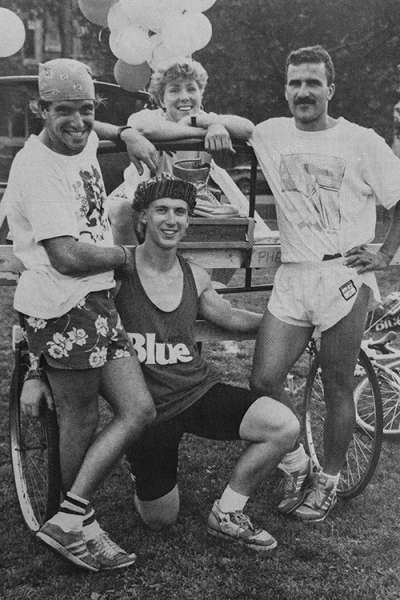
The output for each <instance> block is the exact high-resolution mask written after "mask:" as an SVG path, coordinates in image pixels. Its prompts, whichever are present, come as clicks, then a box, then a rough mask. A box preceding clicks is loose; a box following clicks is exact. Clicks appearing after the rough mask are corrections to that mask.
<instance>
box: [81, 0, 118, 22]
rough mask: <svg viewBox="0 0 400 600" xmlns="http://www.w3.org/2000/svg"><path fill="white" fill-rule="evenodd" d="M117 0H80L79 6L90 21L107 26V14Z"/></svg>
mask: <svg viewBox="0 0 400 600" xmlns="http://www.w3.org/2000/svg"><path fill="white" fill-rule="evenodd" d="M116 1H117V0H78V4H79V8H80V9H81V11H82V13H83V15H84V16H85V17H86V18H87V20H88V21H90V22H91V23H94V24H95V25H101V27H106V26H107V14H108V11H109V10H110V8H111V6H112V5H113V4H115V2H116Z"/></svg>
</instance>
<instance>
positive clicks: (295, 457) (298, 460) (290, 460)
mask: <svg viewBox="0 0 400 600" xmlns="http://www.w3.org/2000/svg"><path fill="white" fill-rule="evenodd" d="M308 461H309V457H308V456H307V454H306V451H305V450H304V446H303V444H299V447H298V448H296V450H293V451H292V452H288V453H287V454H285V456H284V457H283V458H282V460H281V462H280V463H279V465H278V469H281V471H285V472H286V473H295V472H296V471H304V469H305V468H306V466H307V465H308Z"/></svg>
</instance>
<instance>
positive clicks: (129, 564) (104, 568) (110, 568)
mask: <svg viewBox="0 0 400 600" xmlns="http://www.w3.org/2000/svg"><path fill="white" fill-rule="evenodd" d="M135 562H136V556H135V558H132V559H131V561H130V562H126V563H124V564H123V565H115V566H113V567H103V566H100V571H115V570H116V569H125V568H126V567H131V566H132V565H134V564H135Z"/></svg>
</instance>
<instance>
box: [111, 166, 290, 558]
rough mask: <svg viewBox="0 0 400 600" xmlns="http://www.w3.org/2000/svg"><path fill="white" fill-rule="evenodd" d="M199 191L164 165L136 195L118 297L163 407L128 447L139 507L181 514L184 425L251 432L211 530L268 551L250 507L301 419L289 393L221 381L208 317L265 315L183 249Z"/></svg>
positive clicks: (226, 435) (248, 319)
mask: <svg viewBox="0 0 400 600" xmlns="http://www.w3.org/2000/svg"><path fill="white" fill-rule="evenodd" d="M195 196H196V190H195V188H194V186H192V185H191V184H190V183H185V182H183V181H181V180H179V179H176V178H174V177H172V176H170V175H165V174H164V175H161V176H159V177H157V178H155V179H152V180H150V181H148V182H146V183H143V184H141V185H140V186H139V187H138V189H137V191H136V195H135V199H134V203H133V207H134V210H135V211H137V212H138V213H139V219H140V222H141V223H142V224H143V225H144V227H145V239H144V242H143V243H142V244H141V245H139V246H138V247H137V248H135V249H133V250H132V253H133V259H134V269H133V272H132V274H130V275H129V276H128V278H127V279H124V280H123V282H122V286H121V289H120V291H119V293H118V296H117V300H116V303H117V307H118V310H119V313H120V315H121V318H122V321H123V323H124V326H125V328H126V330H127V332H128V335H129V336H130V337H131V340H132V342H133V345H134V347H135V349H136V352H137V355H138V359H139V361H140V363H141V367H142V369H143V373H144V376H145V380H146V382H147V385H148V388H149V391H150V393H151V395H152V397H153V399H154V402H155V405H156V409H157V418H156V421H155V423H154V425H152V426H151V427H149V428H148V429H146V431H145V433H144V434H143V435H142V437H141V438H140V440H138V441H135V442H134V443H132V445H131V446H130V448H129V450H128V452H127V454H128V458H129V461H130V464H131V469H132V473H133V474H134V476H135V479H136V497H135V501H136V507H137V510H138V512H139V514H140V516H141V518H142V519H143V521H144V522H145V523H146V524H147V525H148V526H150V527H151V528H153V529H159V528H161V527H163V526H165V525H170V524H172V523H173V522H174V521H175V520H176V518H177V516H178V511H179V491H178V484H177V466H178V448H179V442H180V440H181V438H182V435H183V434H184V433H192V434H195V435H198V436H201V437H205V438H208V439H215V440H245V441H247V442H249V446H248V447H247V449H246V450H245V451H244V452H243V454H242V455H241V457H240V459H239V461H238V462H237V464H236V466H235V468H234V471H233V473H232V476H231V479H230V481H229V483H228V485H227V486H226V488H225V490H224V491H223V493H222V496H221V497H220V498H219V499H218V500H216V501H215V503H214V506H213V507H212V510H211V512H210V515H209V518H208V532H209V533H210V534H212V535H215V536H219V537H222V538H225V539H228V540H235V541H238V542H241V543H243V544H245V545H246V546H248V547H251V548H253V549H256V550H263V551H265V550H266V551H268V550H271V549H273V548H274V547H275V546H276V544H277V542H276V540H275V539H274V538H273V537H272V536H271V535H270V534H269V533H268V532H267V531H264V530H262V529H258V528H256V527H254V526H253V525H252V523H251V521H250V518H249V517H248V516H247V515H245V514H244V512H243V511H244V508H245V505H246V502H247V500H248V498H249V496H250V495H251V494H252V493H253V492H254V490H255V489H256V487H257V485H258V484H259V483H260V482H261V481H262V480H263V479H264V478H265V477H266V476H267V475H268V474H269V473H270V472H271V471H272V470H273V469H274V468H275V467H276V466H277V464H278V463H279V461H280V459H281V458H282V457H283V455H284V454H285V453H286V452H288V451H289V450H291V449H292V447H293V444H294V442H295V440H296V439H297V436H298V434H299V423H298V420H297V418H296V417H295V415H294V414H293V412H292V411H291V410H290V409H289V408H287V407H286V406H284V405H283V404H281V403H280V402H277V401H275V400H273V399H272V398H269V397H267V396H261V397H260V396H257V395H256V394H255V393H254V392H251V391H249V390H247V389H242V388H239V387H234V386H232V385H227V384H224V383H220V382H219V377H218V376H217V375H216V374H213V373H212V371H211V369H210V367H209V365H208V364H207V363H206V362H205V360H204V359H203V358H202V357H201V356H200V354H199V351H198V348H197V345H196V342H195V338H194V325H195V320H196V318H197V317H198V316H201V317H202V318H204V319H207V320H208V321H210V322H212V323H214V324H216V325H219V326H221V327H224V328H226V329H228V330H232V331H256V330H257V328H258V326H259V324H260V320H261V315H259V314H256V313H252V312H249V311H246V310H240V309H235V308H232V306H231V305H230V303H229V302H227V301H226V300H224V299H223V298H222V297H221V296H219V295H218V294H217V293H216V292H215V290H214V289H213V287H212V285H211V281H210V278H209V275H208V274H207V272H206V271H205V270H204V269H202V268H201V267H199V266H198V265H196V264H193V263H189V262H187V261H186V260H184V259H183V258H182V257H180V256H179V255H178V254H177V247H178V243H179V242H180V241H181V240H182V238H183V237H184V235H185V233H186V231H187V228H188V225H189V213H190V212H191V210H192V209H193V207H194V204H195ZM133 298H134V299H135V301H134V302H133V300H132V299H133Z"/></svg>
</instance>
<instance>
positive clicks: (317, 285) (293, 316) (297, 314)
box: [268, 257, 380, 331]
mask: <svg viewBox="0 0 400 600" xmlns="http://www.w3.org/2000/svg"><path fill="white" fill-rule="evenodd" d="M363 284H365V285H367V286H368V287H369V288H370V290H371V294H370V302H369V304H370V306H369V309H371V308H372V307H373V306H374V305H375V304H376V303H377V302H380V294H379V289H378V285H377V283H376V278H375V275H374V273H365V274H362V275H358V273H357V272H356V270H355V269H350V268H349V267H346V266H344V265H343V258H342V257H340V258H337V259H334V260H329V261H323V262H320V263H305V262H304V263H284V264H282V265H281V266H280V267H279V269H278V271H277V273H276V275H275V279H274V288H273V291H272V294H271V297H270V300H269V303H268V309H269V311H270V312H271V313H272V314H273V315H274V317H276V318H277V319H279V320H280V321H284V322H285V323H289V324H290V325H297V326H299V327H316V328H317V330H319V331H325V330H326V329H329V328H330V327H333V325H335V324H336V323H338V322H339V321H340V320H341V319H343V317H345V316H346V315H347V314H348V313H349V312H350V311H351V309H352V308H353V305H354V302H355V300H356V298H357V294H358V291H359V289H360V288H361V286H362V285H363Z"/></svg>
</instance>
